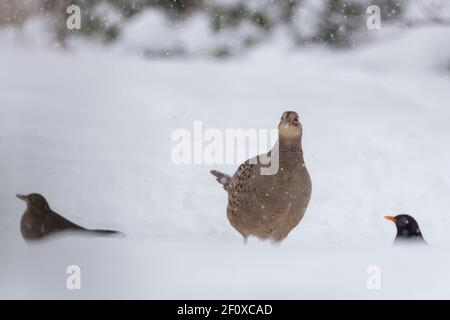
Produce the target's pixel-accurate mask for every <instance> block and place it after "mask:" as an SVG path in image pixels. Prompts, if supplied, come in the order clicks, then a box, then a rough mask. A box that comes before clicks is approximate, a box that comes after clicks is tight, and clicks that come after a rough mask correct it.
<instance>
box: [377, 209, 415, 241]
mask: <svg viewBox="0 0 450 320" xmlns="http://www.w3.org/2000/svg"><path fill="white" fill-rule="evenodd" d="M385 219H387V220H389V221H392V222H394V223H395V226H396V227H397V237H400V238H409V237H421V236H422V233H421V231H420V228H419V224H418V223H417V221H416V220H415V219H414V218H413V217H411V216H410V215H407V214H401V215H398V216H395V217H394V216H386V217H385Z"/></svg>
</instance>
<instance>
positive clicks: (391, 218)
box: [384, 216, 397, 222]
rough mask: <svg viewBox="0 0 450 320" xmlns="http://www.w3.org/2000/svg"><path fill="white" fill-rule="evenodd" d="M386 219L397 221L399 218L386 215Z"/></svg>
mask: <svg viewBox="0 0 450 320" xmlns="http://www.w3.org/2000/svg"><path fill="white" fill-rule="evenodd" d="M384 218H385V219H386V220H389V221H392V222H397V219H395V217H394V216H385V217H384Z"/></svg>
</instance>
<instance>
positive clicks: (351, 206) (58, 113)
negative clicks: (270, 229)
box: [0, 28, 450, 299]
mask: <svg viewBox="0 0 450 320" xmlns="http://www.w3.org/2000/svg"><path fill="white" fill-rule="evenodd" d="M449 37H450V30H449V28H447V29H445V28H427V29H417V30H415V31H411V32H410V33H406V34H404V35H403V36H392V35H390V36H389V37H386V40H385V41H383V42H381V41H380V42H379V43H378V44H373V45H371V46H368V47H363V48H359V49H356V50H354V51H350V52H349V51H335V52H330V51H324V50H320V49H308V50H303V51H302V50H300V51H295V52H294V51H290V50H288V49H282V48H280V47H279V46H276V45H273V46H269V45H267V46H266V47H263V48H260V49H259V50H257V51H256V52H253V53H252V54H250V55H249V56H246V57H240V58H234V59H230V60H225V61H222V60H217V61H216V60H208V59H206V60H203V59H202V60H196V59H191V60H181V59H180V60H178V59H169V60H141V59H139V58H130V57H125V56H123V55H120V54H111V53H106V52H103V51H90V50H89V51H88V50H86V51H84V52H77V53H61V52H56V51H47V50H43V49H40V50H34V49H33V50H31V49H18V48H13V47H5V48H1V50H0V57H1V59H0V70H1V72H0V179H1V183H0V216H1V218H0V298H64V299H66V298H68V299H70V298H138V299H140V298H152V299H160V298H183V299H189V298H203V299H205V298H206V299H208V298H236V299H239V298H266V299H279V298H286V299H298V298H325V299H333V298H361V299H380V298H388V299H391V298H450V238H449V237H448V230H450V215H449V213H450V197H449V194H450V148H449V147H448V140H449V137H450V127H449V125H448V120H449V119H450V109H449V102H450V87H449V85H450V81H449V71H448V66H449V62H450V44H449V43H448V41H446V40H447V39H449ZM444 40H445V41H444ZM291 109H292V110H296V111H298V112H299V114H300V116H301V121H302V123H303V126H304V150H305V158H306V163H307V166H308V168H309V171H310V174H311V176H312V180H313V197H312V201H311V205H310V207H309V209H308V211H307V215H306V216H305V218H304V219H303V220H302V222H301V224H300V225H299V226H298V227H297V228H296V229H295V230H294V231H293V232H292V234H291V235H290V236H289V238H288V239H287V240H286V241H285V242H284V243H283V244H282V245H280V246H273V245H271V244H269V243H265V242H258V241H257V240H255V239H251V240H250V242H249V244H248V246H246V247H244V246H243V245H242V239H241V238H240V236H239V235H238V233H237V232H236V231H234V230H233V229H232V228H231V227H230V225H229V224H228V221H227V219H226V216H225V207H226V194H225V192H224V191H223V190H222V189H221V187H220V186H219V185H218V184H217V182H216V181H215V180H214V178H213V177H212V176H211V175H210V174H209V170H211V169H213V168H214V169H219V170H222V171H226V172H229V173H232V172H234V170H235V169H236V168H237V164H236V165H233V166H230V165H220V166H219V165H192V166H187V165H181V166H177V165H175V164H173V163H172V161H171V149H172V147H173V146H174V143H172V142H171V140H170V138H171V134H172V132H173V131H174V130H175V129H177V128H187V129H190V130H192V129H193V123H194V121H197V120H201V121H203V124H204V126H205V127H207V128H219V129H226V128H244V129H247V128H261V129H263V128H266V129H270V128H274V127H275V126H276V125H277V123H278V120H279V117H280V116H281V113H282V112H283V111H285V110H291ZM31 192H39V193H41V194H43V195H45V196H46V197H47V198H48V200H49V202H50V205H51V206H52V208H53V209H54V210H55V211H57V212H60V213H62V214H64V215H65V216H66V217H68V218H69V219H71V220H73V221H76V222H78V223H80V224H83V225H85V226H87V227H92V228H94V227H96V228H112V229H119V230H122V231H123V232H125V233H126V234H127V237H126V238H124V239H99V238H88V239H86V238H78V237H75V236H66V237H59V238H55V239H51V240H49V241H46V242H44V243H40V244H35V245H28V244H26V243H25V242H24V241H23V240H22V238H21V236H20V232H19V221H20V217H21V214H22V213H23V211H24V209H25V208H24V204H23V203H22V202H20V201H19V200H18V199H16V198H15V197H14V195H15V194H16V193H31ZM399 213H409V214H412V215H413V216H414V217H416V219H417V220H418V221H419V224H420V226H421V228H422V231H423V233H424V236H425V238H426V239H427V241H428V242H429V244H430V248H403V249H393V248H391V243H392V241H393V238H394V234H395V227H394V225H393V224H391V223H390V222H388V221H386V220H384V219H383V216H384V215H395V214H399ZM68 265H79V266H80V267H81V271H82V289H81V290H80V291H70V290H68V289H67V288H66V278H67V276H68V275H67V274H66V267H67V266H68ZM370 265H377V266H379V267H380V269H381V281H382V287H381V289H380V290H369V289H368V288H367V286H366V281H367V278H368V274H367V267H368V266H370Z"/></svg>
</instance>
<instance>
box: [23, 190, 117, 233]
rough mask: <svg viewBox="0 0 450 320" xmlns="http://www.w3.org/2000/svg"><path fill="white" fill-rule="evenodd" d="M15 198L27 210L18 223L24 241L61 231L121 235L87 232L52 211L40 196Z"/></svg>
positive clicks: (96, 231)
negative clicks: (23, 202) (21, 201)
mask: <svg viewBox="0 0 450 320" xmlns="http://www.w3.org/2000/svg"><path fill="white" fill-rule="evenodd" d="M16 196H17V198H19V199H20V200H23V201H25V203H26V204H27V209H26V210H25V213H24V214H23V216H22V220H21V222H20V231H21V233H22V237H23V238H24V239H25V240H39V239H42V238H44V237H46V236H49V235H52V234H55V233H58V232H62V231H74V232H81V233H86V234H93V235H103V236H108V235H120V234H121V233H120V232H118V231H111V230H89V229H86V228H83V227H81V226H79V225H77V224H75V223H73V222H70V221H69V220H67V219H65V218H64V217H62V216H60V215H59V214H57V213H56V212H54V211H52V209H50V206H49V205H48V202H47V200H46V199H45V198H44V197H43V196H41V195H40V194H36V193H32V194H29V195H20V194H18V195H16Z"/></svg>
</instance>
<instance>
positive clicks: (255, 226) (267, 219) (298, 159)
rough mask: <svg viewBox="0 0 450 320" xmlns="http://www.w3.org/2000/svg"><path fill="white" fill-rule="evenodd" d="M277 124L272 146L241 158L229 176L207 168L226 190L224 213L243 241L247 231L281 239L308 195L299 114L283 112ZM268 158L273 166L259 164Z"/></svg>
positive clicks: (294, 222)
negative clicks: (270, 170)
mask: <svg viewBox="0 0 450 320" xmlns="http://www.w3.org/2000/svg"><path fill="white" fill-rule="evenodd" d="M278 129H279V134H278V142H277V143H276V144H275V146H274V147H273V148H272V150H270V151H269V152H268V153H267V154H262V155H259V156H258V157H256V158H253V159H250V160H247V161H246V162H244V163H243V164H242V165H241V166H240V167H239V168H238V169H237V171H236V173H235V174H234V175H233V176H232V177H231V176H229V175H226V174H224V173H221V172H219V171H215V170H213V171H211V174H213V175H214V176H215V177H216V179H217V181H218V182H219V183H220V184H221V185H222V186H223V188H224V189H225V191H226V192H227V193H228V206H227V217H228V220H229V221H230V224H231V225H232V226H233V227H234V228H235V229H236V230H237V231H238V232H239V233H240V234H241V235H242V236H243V237H244V242H246V241H247V237H248V236H255V237H257V238H259V239H263V240H264V239H269V240H272V241H275V242H279V241H281V240H283V239H284V238H286V237H287V236H288V234H289V233H290V232H291V231H292V230H293V229H294V228H295V227H296V226H297V225H298V223H299V222H300V220H302V218H303V216H304V215H305V212H306V209H307V207H308V204H309V201H310V198H311V179H310V176H309V173H308V170H307V169H306V166H305V162H304V159H303V149H302V134H303V129H302V125H301V123H300V121H299V117H298V114H297V113H296V112H293V111H287V112H284V113H283V115H282V117H281V121H280V124H279V125H278ZM269 158H270V159H271V161H270V166H274V168H275V169H276V170H275V171H274V172H266V171H265V170H264V169H265V168H267V167H268V166H267V159H269ZM275 159H277V160H275ZM272 160H275V161H272ZM275 164H278V165H275ZM276 167H278V168H276Z"/></svg>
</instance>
